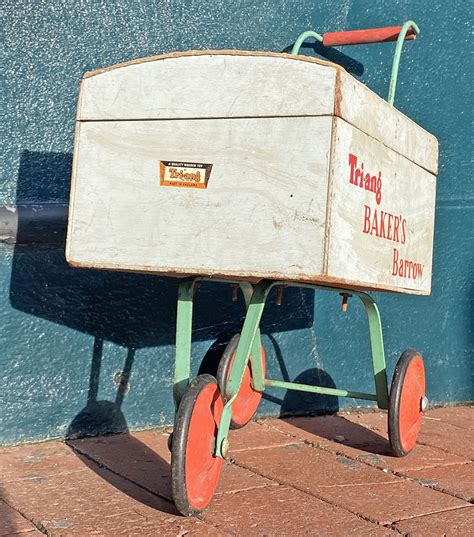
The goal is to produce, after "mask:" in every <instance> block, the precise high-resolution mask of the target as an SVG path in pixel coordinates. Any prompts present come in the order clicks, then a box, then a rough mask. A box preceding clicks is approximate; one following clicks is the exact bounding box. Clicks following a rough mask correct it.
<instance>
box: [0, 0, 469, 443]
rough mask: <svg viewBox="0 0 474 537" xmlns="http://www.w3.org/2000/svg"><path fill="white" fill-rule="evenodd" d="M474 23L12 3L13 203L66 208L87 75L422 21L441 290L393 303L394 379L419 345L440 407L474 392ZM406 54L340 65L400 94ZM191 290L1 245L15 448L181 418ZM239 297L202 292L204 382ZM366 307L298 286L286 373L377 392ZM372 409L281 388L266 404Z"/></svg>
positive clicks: (432, 7) (363, 0)
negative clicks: (395, 74) (175, 395)
mask: <svg viewBox="0 0 474 537" xmlns="http://www.w3.org/2000/svg"><path fill="white" fill-rule="evenodd" d="M467 17H468V14H467V9H466V4H465V3H464V2H461V1H453V2H449V4H447V3H446V2H441V1H436V2H433V1H428V0H420V1H419V2H416V3H415V2H412V1H401V0H396V1H394V0H385V1H380V2H373V0H352V1H349V0H345V1H336V0H331V1H329V0H323V1H320V2H313V1H309V0H299V1H296V0H273V1H270V0H265V1H260V2H255V1H240V2H239V1H233V2H230V1H225V0H214V1H211V2H209V1H207V2H205V1H202V0H201V1H197V0H196V1H191V0H188V1H180V2H178V1H176V2H172V1H151V0H150V1H139V0H119V1H105V0H95V1H92V0H90V1H87V0H86V1H83V2H80V3H79V2H73V1H65V0H61V1H60V0H56V1H49V2H48V1H44V0H36V1H35V2H26V1H24V0H16V1H15V2H13V1H10V0H7V1H4V2H3V14H2V19H3V20H2V24H3V26H4V27H5V29H6V62H5V66H6V68H5V69H4V72H5V77H4V80H3V85H2V99H3V103H2V104H3V106H2V109H3V111H4V119H3V122H2V123H3V129H2V138H3V140H2V148H3V159H2V166H3V168H2V180H1V183H0V205H2V204H15V203H16V204H19V203H28V202H30V203H38V202H41V203H47V202H67V199H68V192H69V182H70V166H71V151H72V142H73V131H74V116H75V107H76V98H77V90H78V84H79V80H80V78H81V75H82V73H83V72H84V71H87V70H91V69H97V68H100V67H104V66H107V65H111V64H114V63H116V62H120V61H124V60H129V59H132V58H136V57H141V56H147V55H151V54H158V53H163V52H169V51H174V50H186V49H207V48H212V49H214V48H230V49H232V48H238V49H250V50H256V49H258V50H272V51H281V50H283V49H285V48H286V47H288V46H289V45H291V43H292V42H293V41H294V39H295V37H296V36H297V35H298V34H299V33H300V32H301V31H302V30H305V29H309V28H312V29H315V30H317V31H329V30H339V29H348V28H364V27H377V26H386V25H393V24H396V23H399V22H402V21H404V20H406V19H408V18H413V19H414V20H415V21H417V22H418V23H419V25H420V27H421V31H422V34H421V36H420V39H419V40H417V41H416V42H415V43H409V44H407V45H406V47H405V50H404V53H403V58H402V64H401V69H400V76H399V80H400V83H399V87H398V91H397V95H396V105H397V106H398V107H399V108H400V109H401V110H402V111H403V112H404V113H406V114H407V115H408V116H410V117H412V118H413V119H414V120H415V121H417V122H418V123H420V124H421V125H422V126H424V127H425V128H426V129H427V130H429V131H430V132H432V133H434V134H435V135H436V136H437V137H438V139H439V141H440V173H439V180H438V190H437V193H438V194H437V216H436V233H435V255H434V270H433V292H432V295H431V296H430V297H423V298H419V297H407V296H397V295H389V294H379V295H378V296H377V299H378V301H379V306H380V309H381V312H382V320H383V325H384V329H385V342H386V353H387V361H388V372H389V375H390V378H391V374H392V371H393V367H394V365H395V362H396V360H397V358H398V356H399V355H400V353H401V352H402V350H403V349H405V348H406V347H415V348H417V349H418V350H420V351H421V352H422V353H423V355H424V357H425V361H426V366H427V377H428V379H427V381H428V394H429V396H430V399H431V400H432V401H434V402H436V403H446V402H456V401H466V400H472V399H473V391H474V388H473V368H472V358H473V355H474V342H473V339H474V336H473V325H474V314H473V305H472V304H473V303H474V283H473V282H474V254H473V252H474V231H473V228H474V224H473V222H474V218H473V216H474V199H473V198H474V189H473V183H472V166H471V164H470V161H471V157H472V142H471V140H472V136H471V135H470V134H469V133H471V134H472V131H470V128H471V123H472V113H471V103H472V95H471V92H472V90H471V88H470V84H469V79H470V77H472V64H471V62H470V61H469V50H468V46H469V39H470V36H469V28H470V26H471V24H472V21H469V20H468V18H467ZM318 50H319V51H322V49H321V48H318ZM341 50H342V49H341ZM323 52H324V51H323ZM471 52H472V51H471ZM305 53H307V54H314V53H315V52H314V50H311V49H306V50H305ZM392 53H393V44H381V45H371V46H365V47H353V48H347V47H346V48H345V49H344V54H345V55H346V56H342V55H339V56H337V53H333V56H330V57H331V58H333V59H334V58H335V59H338V60H341V61H343V63H344V65H345V66H346V67H347V68H348V69H349V70H351V71H352V72H354V73H356V74H357V76H358V77H359V78H360V79H361V80H362V81H363V82H364V83H366V84H367V85H368V86H370V87H371V88H373V89H374V90H375V91H376V92H377V93H379V94H381V95H383V96H385V95H386V93H387V88H388V80H389V72H390V62H391V57H392ZM315 98H317V90H315ZM302 143H310V141H304V142H302ZM176 288H177V283H176V281H175V280H173V279H166V278H156V277H151V276H143V275H134V274H117V273H115V274H114V273H110V272H100V273H99V272H94V271H87V270H73V269H71V268H68V267H67V265H66V263H65V261H64V254H63V246H62V245H58V246H55V247H48V246H41V247H39V246H31V245H30V246H19V245H16V246H13V245H7V244H3V245H2V244H0V372H1V378H2V389H1V391H0V443H11V442H21V441H25V440H32V439H43V438H47V437H54V436H64V435H66V434H67V433H68V432H69V433H70V434H71V433H74V434H75V433H81V432H87V431H89V432H94V431H99V430H102V431H107V430H109V431H112V430H122V429H124V428H125V427H127V426H128V427H129V428H140V427H150V426H158V425H163V424H169V423H171V422H172V420H173V405H172V394H171V375H172V364H173V340H174V335H173V331H174V317H175V298H176ZM229 296H230V291H229V290H228V289H227V288H226V287H220V286H217V285H213V286H207V287H205V288H203V290H202V291H200V292H199V294H198V298H197V310H196V332H195V343H194V345H193V370H194V372H197V371H198V369H199V368H200V367H212V357H213V356H214V355H212V353H211V354H209V353H208V349H209V348H210V347H211V346H212V345H213V343H214V342H215V341H216V340H224V339H225V338H226V337H229V336H230V335H232V333H233V332H234V331H236V330H238V328H239V326H240V323H241V320H242V313H243V304H242V303H241V302H239V303H238V304H234V303H232V302H231V301H230V300H229ZM364 315H365V314H364V312H363V310H362V308H361V307H360V306H359V305H358V304H356V303H355V302H354V303H351V304H350V308H349V312H348V314H347V315H343V314H342V313H340V310H339V301H338V300H337V299H336V298H335V297H332V296H330V295H327V294H316V295H315V294H314V293H313V292H311V291H301V290H291V291H288V292H287V294H286V295H285V302H284V305H283V306H282V307H281V308H277V307H276V306H273V305H272V306H271V307H270V308H269V311H268V312H267V314H266V318H265V322H264V325H263V332H264V342H265V344H266V346H267V353H268V361H269V372H270V374H271V375H273V376H274V377H275V378H287V379H295V378H299V379H300V380H302V381H305V380H309V381H311V380H312V381H314V382H320V383H326V384H327V385H337V386H341V387H347V388H357V389H360V390H366V391H370V390H371V389H372V378H371V374H370V363H369V354H368V352H369V346H368V340H367V334H366V321H365V316H364ZM206 353H207V358H206V360H205V363H204V365H203V366H202V365H201V362H202V360H203V357H204V356H205V355H206ZM283 360H284V362H283ZM119 369H122V370H124V371H125V373H126V375H127V376H128V378H129V383H130V386H131V388H130V391H129V393H128V394H126V395H125V394H123V393H120V391H119V392H118V391H117V387H116V383H115V382H114V375H115V374H116V372H117V371H118V370H119ZM355 404H359V403H358V402H356V401H354V400H337V399H334V398H333V399H327V398H317V397H315V396H310V395H305V394H285V393H284V392H281V391H275V392H269V394H268V395H267V398H266V400H265V401H264V402H263V404H262V407H261V412H262V413H265V414H280V413H281V412H296V411H303V410H305V411H315V410H318V409H335V408H337V407H338V406H339V407H342V406H344V405H355Z"/></svg>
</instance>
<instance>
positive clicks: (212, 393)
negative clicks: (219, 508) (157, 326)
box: [171, 375, 223, 516]
mask: <svg viewBox="0 0 474 537" xmlns="http://www.w3.org/2000/svg"><path fill="white" fill-rule="evenodd" d="M222 409H223V402H222V397H221V392H220V390H219V386H218V385H217V381H216V379H215V378H214V377H212V376H211V375H199V376H198V377H196V378H195V379H194V380H193V381H192V382H191V383H190V384H189V387H188V389H187V390H186V392H185V394H184V396H183V398H182V399H181V402H180V404H179V408H178V413H177V415H176V420H175V427H174V431H173V440H172V446H171V482H172V489H173V499H174V503H175V505H176V507H177V509H178V511H179V512H180V513H182V514H183V515H185V516H194V515H197V514H199V513H200V512H201V511H203V510H204V509H205V508H206V507H207V505H208V504H209V502H210V501H211V499H212V496H213V495H214V491H215V489H216V487H217V483H218V481H219V476H220V473H221V469H222V458H220V457H216V456H215V449H216V439H217V429H218V427H219V423H220V419H221V414H222Z"/></svg>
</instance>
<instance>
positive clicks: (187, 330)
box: [173, 277, 388, 457]
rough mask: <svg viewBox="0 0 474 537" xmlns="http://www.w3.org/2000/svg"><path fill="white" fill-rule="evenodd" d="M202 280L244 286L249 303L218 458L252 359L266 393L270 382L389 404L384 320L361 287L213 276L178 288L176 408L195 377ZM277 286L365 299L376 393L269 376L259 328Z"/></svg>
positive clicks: (256, 381) (256, 378) (259, 384)
mask: <svg viewBox="0 0 474 537" xmlns="http://www.w3.org/2000/svg"><path fill="white" fill-rule="evenodd" d="M198 281H213V282H216V281H220V282H225V283H234V284H237V285H239V286H240V288H241V290H242V292H243V294H244V298H245V302H246V305H247V314H246V316H245V321H244V325H243V328H242V333H241V336H240V340H239V344H238V346H237V351H236V356H235V359H234V362H233V364H232V369H231V372H230V376H229V380H228V383H227V386H226V389H225V393H226V400H225V404H224V408H223V411H222V415H221V421H220V425H219V430H218V435H217V441H216V456H218V457H222V452H221V446H222V442H223V441H224V440H225V439H226V438H227V435H228V433H229V427H230V421H231V418H232V403H233V401H234V400H235V398H236V397H237V394H238V392H239V389H240V385H241V383H242V379H243V376H244V372H245V367H246V365H247V362H248V360H249V357H251V358H250V359H251V362H250V367H251V369H252V379H253V385H254V388H255V389H256V390H257V391H262V392H263V391H264V390H265V386H273V387H279V388H284V389H289V390H298V391H305V392H311V393H318V394H324V395H334V396H338V397H353V398H356V399H366V400H368V401H376V402H377V405H378V407H379V408H382V409H387V408H388V385H387V373H386V365H385V353H384V346H383V336H382V324H381V320H380V314H379V310H378V308H377V305H376V303H375V301H374V300H373V299H372V297H371V296H370V295H368V294H367V293H364V292H362V291H354V290H349V289H338V288H334V287H327V286H324V285H316V284H304V283H300V282H287V281H273V280H262V281H261V282H259V283H258V284H257V285H256V286H255V287H253V286H252V284H250V283H248V282H244V281H229V280H214V279H210V278H201V277H199V278H191V279H186V280H183V281H182V283H181V284H180V286H179V296H178V312H177V323H176V362H175V375H174V389H173V394H174V399H175V405H176V408H178V406H179V403H180V401H181V398H182V396H183V395H184V392H185V391H186V389H187V387H188V384H189V381H190V365H191V339H192V312H193V299H194V290H195V287H196V283H197V282H198ZM275 286H284V287H304V288H309V289H317V290H323V291H331V292H337V293H343V294H353V295H356V296H358V297H359V298H360V300H361V301H362V303H363V304H364V306H365V311H366V313H367V319H368V324H369V336H370V345H371V351H372V365H373V371H374V381H375V394H372V393H363V392H357V391H352V390H343V389H335V388H325V387H321V386H310V385H305V384H296V383H293V382H282V381H277V380H271V379H266V378H264V375H263V370H262V365H261V361H260V359H259V357H260V328H259V327H260V320H261V318H262V314H263V310H264V308H265V303H266V300H267V298H268V295H269V293H270V291H271V289H272V288H273V287H275Z"/></svg>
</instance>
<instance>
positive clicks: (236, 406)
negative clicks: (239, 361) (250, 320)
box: [217, 334, 266, 429]
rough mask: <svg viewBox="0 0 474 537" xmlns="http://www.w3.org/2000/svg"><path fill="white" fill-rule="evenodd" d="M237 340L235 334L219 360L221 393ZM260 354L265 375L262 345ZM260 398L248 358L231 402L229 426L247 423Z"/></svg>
mask: <svg viewBox="0 0 474 537" xmlns="http://www.w3.org/2000/svg"><path fill="white" fill-rule="evenodd" d="M239 340H240V334H236V335H235V336H234V337H233V338H232V339H231V340H230V341H229V343H228V345H227V347H226V348H225V350H224V353H223V354H222V358H221V360H220V362H219V367H218V369H217V382H218V384H219V387H220V389H221V393H225V387H226V384H227V381H228V380H229V377H230V370H231V368H232V364H233V363H234V359H235V355H236V352H237V346H238V344H239ZM260 356H261V360H262V371H263V375H264V376H265V371H266V359H265V349H264V347H263V345H262V346H261V348H260ZM261 399H262V392H258V391H256V390H255V389H254V388H253V386H252V368H251V365H250V359H249V361H248V363H247V365H246V367H245V371H244V377H243V379H242V383H241V385H240V390H239V393H238V394H237V397H236V399H235V400H234V402H233V403H232V419H231V422H230V428H231V429H240V428H241V427H243V426H244V425H247V423H248V422H249V421H250V420H251V419H252V418H253V417H254V415H255V412H256V411H257V408H258V405H259V403H260V400H261Z"/></svg>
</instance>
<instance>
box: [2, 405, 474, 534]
mask: <svg viewBox="0 0 474 537" xmlns="http://www.w3.org/2000/svg"><path fill="white" fill-rule="evenodd" d="M472 416H473V410H472V409H471V408H467V407H454V408H445V409H435V410H432V411H430V412H429V414H428V418H429V419H427V420H426V421H425V423H424V425H423V428H422V432H421V439H422V444H420V445H418V446H417V447H416V448H415V450H414V451H413V452H412V453H411V454H410V455H409V456H408V457H406V458H402V459H399V458H396V457H393V456H391V454H390V451H389V444H388V440H387V436H386V414H385V413H383V412H372V413H362V412H351V413H341V414H340V415H336V416H326V417H315V418H293V419H287V420H278V419H263V420H259V421H258V422H255V423H251V424H249V425H248V426H247V427H246V428H244V429H242V430H239V431H233V432H232V433H231V435H230V460H229V461H226V463H225V464H224V466H223V472H222V477H221V482H220V484H219V487H218V490H217V493H216V495H215V497H214V499H213V502H212V503H211V505H210V506H209V508H208V509H207V510H206V511H205V512H204V513H203V514H202V515H201V516H200V517H199V518H194V519H189V518H184V517H181V516H179V515H178V513H177V512H176V510H175V508H174V505H173V503H172V501H171V486H170V465H169V463H170V454H169V452H168V448H167V438H168V434H167V433H166V431H163V430H154V431H142V432H136V433H131V434H123V435H116V436H106V437H96V438H85V439H77V440H71V441H70V442H69V443H68V444H65V443H62V442H59V441H55V442H45V443H41V444H25V445H22V446H18V447H4V448H0V475H1V481H0V498H3V501H2V500H1V499H0V537H1V536H2V535H40V534H47V535H54V536H56V535H58V536H69V535H71V536H72V535H80V536H81V537H82V536H88V535H103V536H115V535H140V536H155V535H156V536H161V535H163V536H167V535H170V536H180V537H183V536H184V535H189V536H193V535H239V536H240V535H242V536H247V535H262V536H263V535H268V536H273V535H275V536H276V535H278V536H280V535H282V536H285V535H295V536H296V535H324V536H329V537H330V536H339V535H344V536H345V535H360V536H366V535H374V536H379V535H380V536H382V535H397V534H398V535H399V534H404V535H411V536H417V535H420V536H426V537H431V536H435V535H449V536H451V535H462V536H467V535H470V533H469V532H470V531H471V527H470V525H469V524H470V521H471V519H472V517H473V515H472V513H473V506H472V505H471V503H472V501H473V500H472V499H473V496H474V494H473V488H474V487H473V480H474V473H473V467H474V463H472V462H471V458H472V445H471V440H472V434H473V422H472Z"/></svg>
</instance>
